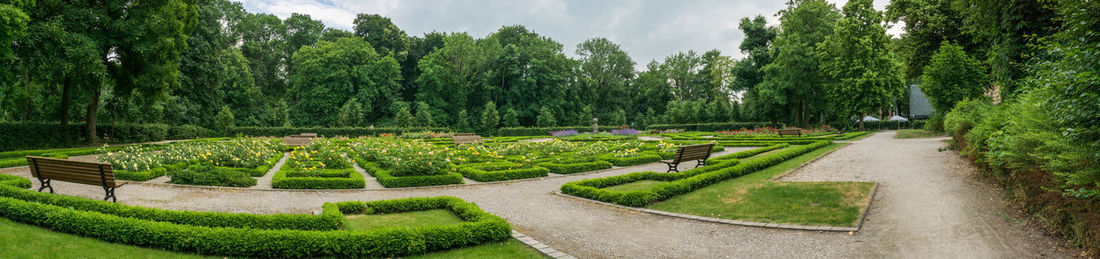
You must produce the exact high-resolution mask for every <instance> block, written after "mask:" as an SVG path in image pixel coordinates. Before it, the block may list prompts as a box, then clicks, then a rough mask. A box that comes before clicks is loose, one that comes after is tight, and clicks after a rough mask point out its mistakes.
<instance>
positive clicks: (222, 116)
mask: <svg viewBox="0 0 1100 259" xmlns="http://www.w3.org/2000/svg"><path fill="white" fill-rule="evenodd" d="M235 120H236V119H234V118H233V111H231V110H230V109H229V106H222V109H221V111H218V115H216V116H214V129H216V130H218V131H221V132H222V133H227V132H229V129H230V128H232V127H234V124H233V121H235Z"/></svg>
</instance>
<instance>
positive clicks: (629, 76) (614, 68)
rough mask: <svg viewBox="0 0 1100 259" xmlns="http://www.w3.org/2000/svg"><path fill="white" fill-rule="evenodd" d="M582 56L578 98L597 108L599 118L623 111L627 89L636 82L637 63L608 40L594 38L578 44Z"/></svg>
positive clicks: (625, 105) (578, 51) (578, 50)
mask: <svg viewBox="0 0 1100 259" xmlns="http://www.w3.org/2000/svg"><path fill="white" fill-rule="evenodd" d="M577 56H580V67H579V71H578V72H579V74H578V76H579V81H578V84H580V86H579V88H580V91H582V93H583V95H581V96H577V98H579V99H581V102H583V104H584V105H586V106H587V105H591V106H593V107H595V113H596V115H597V116H600V117H606V115H608V114H610V113H612V112H614V111H617V110H619V109H624V108H626V107H627V106H628V104H629V103H627V101H629V100H628V99H625V98H622V97H623V96H627V94H629V91H630V90H629V89H628V86H629V85H630V81H631V80H633V79H634V60H632V59H630V55H627V54H626V52H625V51H623V50H622V49H621V48H620V47H619V45H618V44H615V43H614V42H611V41H610V40H608V39H606V38H592V39H588V40H585V41H584V42H581V43H580V44H577Z"/></svg>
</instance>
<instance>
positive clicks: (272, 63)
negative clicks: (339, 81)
mask: <svg viewBox="0 0 1100 259" xmlns="http://www.w3.org/2000/svg"><path fill="white" fill-rule="evenodd" d="M234 30H236V31H237V32H239V33H240V35H241V39H240V41H241V53H242V54H244V56H245V58H248V64H249V66H250V69H251V70H252V76H253V77H254V78H255V79H254V81H255V82H256V85H258V86H260V90H261V91H262V92H263V95H264V97H266V98H267V99H269V100H280V99H283V98H284V97H285V96H286V95H287V90H288V88H290V87H288V86H289V83H288V75H289V74H288V72H289V70H288V69H287V65H286V64H290V62H293V60H291V57H292V56H288V54H293V53H294V52H288V51H287V49H288V48H289V47H287V41H286V37H287V27H286V24H283V21H282V20H279V17H276V16H275V15H271V14H248V15H245V17H243V18H242V19H241V21H240V23H238V24H237V26H236V28H234ZM294 65H296V64H294ZM341 103H343V102H341ZM337 105H339V104H337ZM335 107H336V106H333V109H332V110H331V111H335V110H336V109H335Z"/></svg>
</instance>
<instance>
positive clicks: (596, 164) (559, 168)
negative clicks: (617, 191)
mask: <svg viewBox="0 0 1100 259" xmlns="http://www.w3.org/2000/svg"><path fill="white" fill-rule="evenodd" d="M536 165H538V166H540V167H544V168H546V169H549V170H550V172H551V173H555V174H573V173H580V172H588V171H596V170H603V169H608V168H611V166H612V164H611V162H607V161H603V160H597V161H592V162H580V163H555V162H541V163H538V164H536Z"/></svg>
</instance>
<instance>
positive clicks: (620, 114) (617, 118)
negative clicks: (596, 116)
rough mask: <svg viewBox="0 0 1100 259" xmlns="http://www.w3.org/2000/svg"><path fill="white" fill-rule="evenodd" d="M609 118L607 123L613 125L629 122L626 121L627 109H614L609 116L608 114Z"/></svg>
mask: <svg viewBox="0 0 1100 259" xmlns="http://www.w3.org/2000/svg"><path fill="white" fill-rule="evenodd" d="M607 119H608V120H607V125H613V126H622V125H626V123H627V121H626V111H624V110H622V109H619V110H617V111H614V112H612V113H611V114H610V115H609V116H607Z"/></svg>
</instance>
